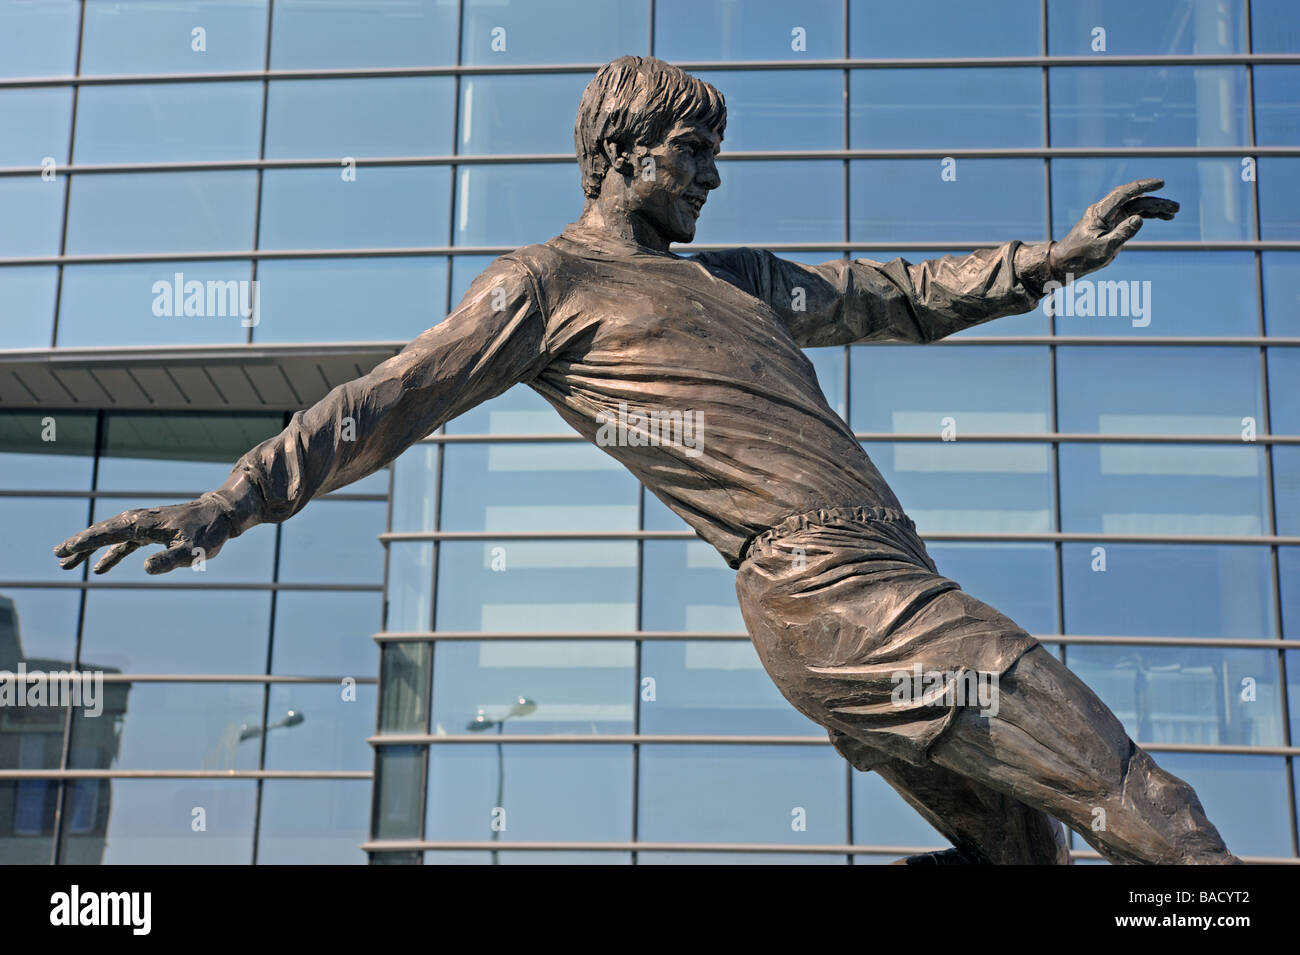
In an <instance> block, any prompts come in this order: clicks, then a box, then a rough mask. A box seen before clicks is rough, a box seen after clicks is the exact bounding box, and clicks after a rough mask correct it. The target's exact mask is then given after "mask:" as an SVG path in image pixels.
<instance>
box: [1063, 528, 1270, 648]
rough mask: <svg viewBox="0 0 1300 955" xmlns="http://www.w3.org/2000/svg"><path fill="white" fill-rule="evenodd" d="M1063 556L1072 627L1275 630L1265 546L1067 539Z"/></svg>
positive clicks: (1126, 631) (1246, 634)
mask: <svg viewBox="0 0 1300 955" xmlns="http://www.w3.org/2000/svg"><path fill="white" fill-rule="evenodd" d="M1061 559H1062V567H1063V574H1064V585H1065V593H1064V594H1063V598H1062V599H1063V600H1064V602H1065V628H1066V632H1067V633H1083V634H1111V635H1116V636H1130V635H1139V634H1140V635H1146V636H1154V637H1175V636H1184V637H1242V638H1256V639H1257V638H1262V637H1275V636H1277V617H1276V614H1275V612H1274V608H1273V574H1272V572H1271V569H1270V567H1269V553H1268V548H1267V547H1251V546H1245V545H1235V546H1233V545H1212V544H1113V543H1111V544H1106V545H1104V546H1099V545H1098V546H1094V545H1089V544H1086V543H1085V544H1075V543H1066V544H1064V545H1062V552H1061ZM1071 655H1073V651H1071Z"/></svg>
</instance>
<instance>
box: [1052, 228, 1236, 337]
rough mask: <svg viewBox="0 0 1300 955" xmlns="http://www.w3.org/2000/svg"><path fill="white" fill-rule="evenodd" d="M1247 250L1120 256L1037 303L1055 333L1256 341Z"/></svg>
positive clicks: (1147, 253) (1123, 254)
mask: <svg viewBox="0 0 1300 955" xmlns="http://www.w3.org/2000/svg"><path fill="white" fill-rule="evenodd" d="M1255 301H1256V299H1255V257H1254V255H1253V254H1252V253H1250V252H1190V251H1188V252H1182V251H1180V252H1145V251H1142V250H1140V249H1139V250H1132V251H1125V252H1123V253H1121V254H1120V256H1119V257H1118V258H1117V259H1115V261H1114V262H1112V263H1111V264H1110V265H1108V266H1106V267H1105V268H1103V269H1099V270H1097V271H1096V272H1093V273H1091V274H1089V275H1088V276H1087V277H1085V278H1081V279H1076V280H1075V281H1074V282H1072V283H1070V284H1069V285H1067V286H1066V287H1065V288H1063V289H1059V290H1057V291H1056V292H1055V293H1054V294H1053V295H1052V296H1051V298H1050V299H1044V300H1043V305H1042V309H1040V310H1043V309H1049V308H1050V309H1051V310H1052V311H1053V312H1054V313H1055V316H1056V333H1057V334H1058V335H1079V336H1092V335H1105V336H1109V337H1115V336H1126V337H1133V338H1143V337H1147V336H1151V335H1205V336H1223V335H1252V336H1253V335H1257V334H1259V316H1258V314H1257V308H1256V305H1255Z"/></svg>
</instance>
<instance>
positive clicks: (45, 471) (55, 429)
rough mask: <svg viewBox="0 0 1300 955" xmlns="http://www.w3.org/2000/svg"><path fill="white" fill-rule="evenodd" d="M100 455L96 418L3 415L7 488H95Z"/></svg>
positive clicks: (0, 435) (0, 434)
mask: <svg viewBox="0 0 1300 955" xmlns="http://www.w3.org/2000/svg"><path fill="white" fill-rule="evenodd" d="M94 453H95V417H94V415H93V414H84V413H82V414H78V413H77V412H74V411H64V412H56V413H49V412H40V411H5V412H0V473H3V474H4V487H5V489H6V490H33V491H37V490H48V491H56V490H57V491H78V490H83V489H89V488H90V478H91V472H92V469H93V467H94V462H93V461H92V460H91V455H93V454H94Z"/></svg>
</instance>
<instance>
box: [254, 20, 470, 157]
mask: <svg viewBox="0 0 1300 955" xmlns="http://www.w3.org/2000/svg"><path fill="white" fill-rule="evenodd" d="M277 19H278V16H277ZM383 65H385V66H391V65H392V64H391V63H386V64H383ZM452 87H453V81H452V79H451V78H450V77H445V76H402V77H391V78H390V77H382V76H379V77H374V76H372V77H366V78H364V79H339V80H277V81H275V82H272V83H271V84H270V90H269V92H268V93H267V101H266V156H267V158H268V159H295V158H303V159H319V158H322V157H327V156H338V157H343V156H442V155H445V154H447V153H449V152H451V107H452V102H451V97H452ZM359 179H360V174H359V175H358V180H359Z"/></svg>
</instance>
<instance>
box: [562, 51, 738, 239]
mask: <svg viewBox="0 0 1300 955" xmlns="http://www.w3.org/2000/svg"><path fill="white" fill-rule="evenodd" d="M726 126H727V106H726V103H725V102H724V101H723V98H722V94H721V93H719V92H718V91H717V90H716V89H714V88H713V87H712V86H710V85H709V84H708V83H706V82H704V81H703V80H701V79H697V78H696V77H694V76H691V75H690V74H689V73H686V72H685V71H683V70H679V69H678V68H677V67H675V66H673V65H672V64H670V63H665V62H664V61H663V60H657V59H655V58H654V57H652V56H622V57H619V58H618V59H617V60H614V61H613V62H612V63H607V64H605V66H603V67H601V68H600V70H599V71H598V72H597V73H596V75H595V77H594V78H593V79H592V81H591V82H590V83H588V84H587V88H586V90H584V91H583V94H582V103H581V104H580V105H579V106H578V120H577V122H576V123H575V124H574V127H573V142H574V146H575V148H576V149H577V153H578V162H579V163H580V164H581V166H582V190H583V192H585V193H586V195H587V199H588V200H598V201H600V202H601V203H602V205H605V206H606V207H608V208H610V209H613V210H617V213H618V214H620V215H626V216H628V217H639V218H641V219H643V220H645V221H646V224H648V225H650V226H653V227H654V229H655V230H656V231H657V232H658V233H659V234H660V235H662V236H663V237H664V238H665V239H667V240H668V241H670V242H690V241H691V240H692V239H693V238H695V220H696V219H697V218H698V217H699V214H700V208H701V207H702V206H703V205H704V200H705V198H706V197H707V196H708V193H709V190H710V189H716V188H717V187H718V185H719V184H720V182H721V180H720V179H719V178H718V169H717V166H716V165H715V163H714V157H715V156H716V154H717V151H718V147H719V146H720V145H721V143H722V134H723V131H724V130H725V129H726Z"/></svg>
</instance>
